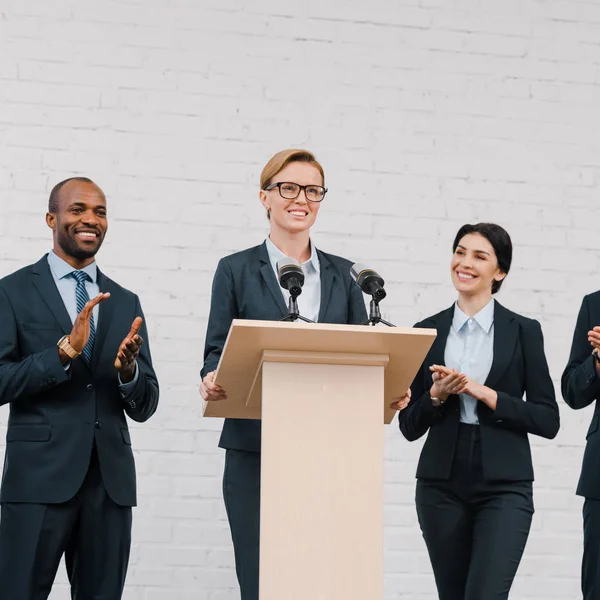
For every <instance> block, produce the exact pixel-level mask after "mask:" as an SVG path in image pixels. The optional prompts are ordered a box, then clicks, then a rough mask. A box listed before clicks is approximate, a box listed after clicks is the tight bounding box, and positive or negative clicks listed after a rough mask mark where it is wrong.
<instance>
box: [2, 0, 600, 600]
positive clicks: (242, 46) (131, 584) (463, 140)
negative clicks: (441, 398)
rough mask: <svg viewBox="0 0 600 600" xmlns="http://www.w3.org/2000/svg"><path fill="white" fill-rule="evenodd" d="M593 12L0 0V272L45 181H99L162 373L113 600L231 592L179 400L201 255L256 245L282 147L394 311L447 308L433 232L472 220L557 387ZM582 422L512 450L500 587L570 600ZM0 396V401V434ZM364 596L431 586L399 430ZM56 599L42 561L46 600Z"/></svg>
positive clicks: (582, 157) (207, 264)
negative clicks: (527, 505) (530, 510)
mask: <svg viewBox="0 0 600 600" xmlns="http://www.w3.org/2000/svg"><path fill="white" fill-rule="evenodd" d="M599 106H600V2H598V0H588V1H575V0H555V1H553V0H503V1H502V2H498V1H494V0H396V1H394V2H386V1H385V0H371V1H370V2H368V3H365V2H362V1H358V0H320V1H317V0H305V1H303V2H281V1H280V0H253V1H252V2H249V1H243V0H202V1H198V0H129V1H124V0H114V1H108V0H101V1H100V0H95V1H92V0H78V1H76V0H0V233H1V237H0V275H4V274H7V273H10V272H11V271H13V270H15V269H17V268H18V267H20V266H22V265H25V264H28V263H30V262H32V261H34V260H36V259H37V258H39V256H40V255H41V254H42V253H43V252H45V251H47V250H48V248H49V247H50V235H49V231H48V230H47V229H46V227H45V224H44V212H45V205H46V199H47V194H48V192H49V190H50V188H51V187H52V185H53V184H54V183H56V182H57V181H59V180H60V179H62V178H64V177H66V176H70V175H72V174H85V175H88V176H90V177H92V178H93V179H94V180H96V181H97V182H98V183H99V184H100V185H101V186H102V187H103V188H104V189H105V191H106V193H107V195H108V198H109V203H110V218H111V220H110V231H109V235H108V238H107V240H106V243H105V246H104V248H103V249H102V251H101V254H100V255H99V262H100V265H101V267H102V268H103V269H104V270H105V271H106V272H107V273H108V274H109V275H110V276H112V277H114V278H115V279H116V280H117V281H120V282H121V283H123V284H125V285H126V286H127V287H129V288H131V289H133V290H135V291H136V292H138V293H139V294H140V295H141V297H142V301H143V305H144V308H145V312H146V315H147V317H148V322H149V328H150V335H151V342H152V347H153V353H154V359H155V364H156V368H157V371H158V375H159V378H160V381H161V384H162V399H161V405H160V408H159V412H158V414H157V415H156V417H155V418H154V419H152V420H151V421H150V422H149V423H147V424H145V425H143V426H137V425H135V426H132V429H133V430H134V431H133V437H134V444H135V448H136V455H137V464H138V472H139V488H140V498H139V500H140V506H139V508H138V509H137V510H136V511H135V532H134V539H135V543H134V547H133V552H132V559H131V567H130V574H129V578H128V585H127V592H126V595H125V597H126V599H127V600H192V599H193V600H202V599H206V600H234V599H235V598H237V597H238V596H237V594H236V592H235V576H234V572H233V569H232V551H231V544H230V539H229V534H228V529H227V526H226V521H225V514H224V509H223V505H222V500H221V491H220V477H221V470H222V461H223V455H222V452H221V451H219V450H218V449H217V447H216V444H217V435H218V430H219V429H220V423H219V422H217V421H209V420H206V421H204V420H202V419H201V417H200V403H199V397H198V394H197V383H198V379H199V377H198V371H199V368H200V364H201V357H202V347H203V341H204V330H205V325H206V316H207V310H208V303H209V289H210V287H209V286H210V282H211V280H212V274H213V270H214V268H215V265H216V262H217V260H218V258H219V257H221V256H222V255H224V254H226V253H229V252H232V251H234V250H238V249H241V248H244V247H247V246H249V245H253V244H256V243H258V242H260V241H261V240H262V239H263V238H264V236H265V234H266V231H267V223H266V220H265V218H264V214H263V211H262V210H261V208H260V206H259V203H258V200H257V184H258V176H259V172H260V169H261V167H262V165H263V163H264V162H265V161H266V160H267V158H268V157H269V156H270V155H271V154H273V153H274V152H275V151H277V150H279V149H281V148H283V147H288V146H306V147H308V148H310V149H312V150H313V151H315V152H316V154H317V156H318V158H319V159H320V160H321V161H322V162H323V164H324V165H325V168H326V171H327V184H328V186H329V188H330V190H331V191H330V194H329V195H328V197H327V201H326V203H325V204H324V206H323V210H322V212H321V214H320V216H319V222H318V225H317V227H316V230H315V232H314V237H315V239H316V241H317V243H318V245H319V246H320V247H322V248H323V249H325V250H328V251H330V252H334V253H340V254H342V255H346V256H348V257H353V258H356V259H360V260H362V261H368V262H370V263H371V264H373V265H375V266H376V267H377V268H378V269H379V270H380V271H381V273H382V274H383V275H384V276H385V278H386V279H387V281H388V289H389V292H390V294H389V298H388V300H386V304H385V307H384V316H386V317H388V318H389V319H391V320H393V321H395V322H396V323H398V324H401V325H410V324H412V323H413V322H414V321H416V320H417V319H419V318H421V317H423V316H425V315H427V314H431V313H433V312H434V311H437V310H439V309H441V308H444V307H446V306H448V305H449V304H450V302H451V301H452V299H453V297H454V293H453V289H452V287H451V284H450V282H449V277H448V262H449V258H450V244H451V242H452V239H453V236H454V234H455V232H456V230H457V228H458V227H459V226H460V225H461V224H463V223H464V222H475V221H479V220H491V221H497V222H499V223H501V224H502V225H504V226H506V228H507V229H508V230H509V232H510V233H511V235H512V237H513V241H514V243H515V257H514V267H513V271H512V272H511V274H510V276H509V278H508V280H507V282H506V285H505V288H506V289H505V290H503V292H502V293H501V295H500V300H501V301H502V302H503V303H505V304H506V305H507V306H508V307H510V308H513V309H515V310H517V311H520V312H524V313H526V314H528V315H531V316H535V317H536V318H539V319H540V320H541V322H542V325H543V328H544V332H545V336H546V345H547V354H548V359H549V361H550V366H551V371H552V374H553V377H554V378H555V381H556V382H557V383H558V380H559V378H560V374H561V372H562V369H563V367H564V365H565V362H566V359H567V356H568V351H569V346H570V340H571V335H572V329H573V326H574V322H575V317H576V314H577V311H578V308H579V304H580V302H581V298H582V296H583V294H585V293H587V292H590V291H593V290H595V289H597V288H598V287H600V281H599V279H598V277H597V272H598V268H599V266H600V260H599V250H600V237H599V236H598V233H597V231H598V223H599V222H600V201H599V199H598V184H599V166H600V141H599V140H600V138H599V137H598V130H599V125H600V117H599V115H600V110H599ZM590 413H591V410H590V409H588V410H585V411H582V412H579V413H575V412H573V411H570V410H569V409H566V408H565V405H564V404H563V403H562V401H561V414H562V422H563V425H562V429H561V432H560V433H559V435H558V437H557V439H556V440H554V441H551V442H546V441H541V440H535V441H534V455H535V464H536V472H537V481H536V485H535V502H536V507H537V512H536V515H535V520H534V525H533V530H532V533H531V536H530V540H529V543H528V546H527V550H526V554H525V557H524V559H523V562H522V564H521V567H520V570H519V573H518V576H517V580H516V583H515V586H514V593H513V595H512V597H513V598H515V599H517V600H533V599H546V600H547V599H551V598H556V599H561V600H565V599H575V598H579V597H580V594H579V592H578V590H579V580H578V579H579V563H580V555H581V543H582V540H581V516H580V509H581V501H580V499H578V498H576V497H575V495H574V489H575V485H576V480H577V477H578V472H579V466H580V460H581V455H582V450H583V444H584V436H585V428H586V424H587V422H588V421H589V419H590ZM6 416H7V410H6V409H4V410H2V411H1V412H0V423H1V424H2V431H0V434H2V438H3V434H4V428H5V423H6ZM386 443H387V446H386V505H385V523H386V530H385V557H386V563H385V564H386V573H385V590H386V591H385V595H386V600H397V599H411V600H425V599H431V598H433V597H434V585H433V581H432V576H431V570H430V566H429V562H428V559H427V556H426V553H425V547H424V544H423V542H422V540H421V536H420V532H419V529H418V525H417V522H416V517H415V510H414V506H413V494H414V480H413V477H414V470H415V465H416V460H417V456H418V454H419V450H420V444H418V443H415V444H408V443H407V442H405V441H404V440H403V439H402V438H401V436H400V434H399V432H398V431H397V428H396V427H390V428H389V429H388V430H387V442H386ZM66 597H67V592H66V587H65V576H64V573H63V572H61V574H60V576H59V580H58V582H57V585H56V586H55V591H54V592H53V594H52V600H58V599H63V598H66Z"/></svg>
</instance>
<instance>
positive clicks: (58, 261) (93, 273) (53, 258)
mask: <svg viewBox="0 0 600 600" xmlns="http://www.w3.org/2000/svg"><path fill="white" fill-rule="evenodd" d="M48 264H49V265H50V269H52V272H53V273H54V275H55V277H56V279H63V278H65V277H67V276H69V275H70V274H71V273H72V272H73V271H77V269H74V268H73V267H72V266H71V265H70V264H69V263H68V262H67V261H65V260H63V259H62V258H61V257H60V256H58V254H55V252H54V250H50V252H49V253H48ZM80 270H81V271H85V272H86V273H87V274H88V275H89V276H90V278H91V280H92V281H93V282H94V283H96V279H98V265H97V264H96V261H94V262H92V263H90V264H89V265H88V266H87V267H84V268H83V269H80Z"/></svg>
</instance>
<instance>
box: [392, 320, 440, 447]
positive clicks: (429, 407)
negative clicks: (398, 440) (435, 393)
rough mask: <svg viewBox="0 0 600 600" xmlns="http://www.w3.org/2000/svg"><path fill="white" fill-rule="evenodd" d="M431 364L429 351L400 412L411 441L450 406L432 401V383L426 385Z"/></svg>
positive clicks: (404, 431) (403, 429)
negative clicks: (430, 392)
mask: <svg viewBox="0 0 600 600" xmlns="http://www.w3.org/2000/svg"><path fill="white" fill-rule="evenodd" d="M431 326H432V324H431V323H426V322H424V321H421V322H420V323H417V324H416V325H415V327H419V328H425V329H427V328H429V327H431ZM430 364H431V361H430V359H429V353H428V354H427V356H426V357H425V360H424V361H423V364H422V365H421V367H420V368H419V370H418V371H417V375H416V377H415V379H414V381H413V382H412V385H411V386H410V392H411V401H410V402H409V404H408V406H407V407H406V408H405V409H404V410H401V411H400V412H399V413H398V424H399V426H400V431H401V432H402V435H404V437H405V438H406V439H407V440H408V441H409V442H414V441H415V440H418V439H419V438H420V437H422V436H423V435H425V434H426V433H427V431H428V430H429V428H430V427H431V426H432V425H433V424H434V423H435V422H436V421H438V420H440V419H443V418H444V415H445V414H446V410H447V407H448V401H446V402H445V403H444V404H442V405H441V406H434V405H433V403H432V402H431V396H430V395H429V390H430V388H431V385H429V386H428V385H426V382H427V381H431V375H430V373H429V366H430ZM448 400H450V398H449V399H448Z"/></svg>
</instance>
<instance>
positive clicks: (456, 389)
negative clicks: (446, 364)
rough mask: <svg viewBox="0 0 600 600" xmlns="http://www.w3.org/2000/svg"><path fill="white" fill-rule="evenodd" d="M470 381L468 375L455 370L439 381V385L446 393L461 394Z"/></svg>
mask: <svg viewBox="0 0 600 600" xmlns="http://www.w3.org/2000/svg"><path fill="white" fill-rule="evenodd" d="M468 382H469V378H468V377H467V376H466V375H463V374H462V373H458V372H454V373H452V374H451V375H447V376H446V377H444V378H443V379H442V380H441V381H439V382H438V385H439V386H440V388H441V389H442V391H443V392H444V393H445V394H460V393H461V391H462V390H463V389H464V388H465V386H466V385H467V384H468Z"/></svg>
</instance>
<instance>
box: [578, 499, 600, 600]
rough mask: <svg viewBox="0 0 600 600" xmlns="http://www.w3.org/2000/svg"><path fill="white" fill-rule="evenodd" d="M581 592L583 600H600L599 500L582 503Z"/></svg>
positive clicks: (587, 500) (586, 500)
mask: <svg viewBox="0 0 600 600" xmlns="http://www.w3.org/2000/svg"><path fill="white" fill-rule="evenodd" d="M581 591H582V593H583V600H600V500H594V499H593V498H586V499H585V502H584V503H583V562H582V563H581Z"/></svg>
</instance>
